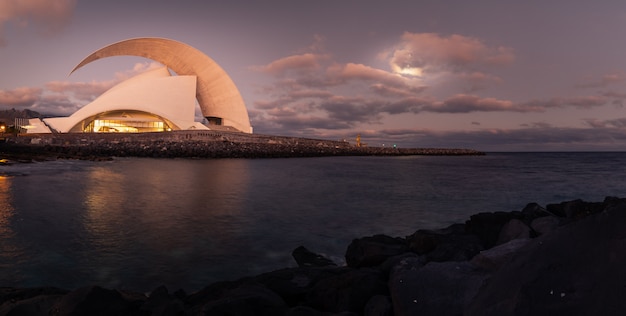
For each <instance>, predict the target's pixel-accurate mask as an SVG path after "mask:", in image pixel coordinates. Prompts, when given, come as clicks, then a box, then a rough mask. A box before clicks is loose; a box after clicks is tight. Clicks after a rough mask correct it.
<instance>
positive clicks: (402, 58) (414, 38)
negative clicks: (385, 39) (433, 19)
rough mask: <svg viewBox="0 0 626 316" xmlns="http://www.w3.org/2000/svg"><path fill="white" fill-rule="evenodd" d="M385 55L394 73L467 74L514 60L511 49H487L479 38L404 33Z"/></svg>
mask: <svg viewBox="0 0 626 316" xmlns="http://www.w3.org/2000/svg"><path fill="white" fill-rule="evenodd" d="M385 55H386V56H388V57H389V64H390V66H391V69H392V71H394V72H396V73H402V72H403V69H419V70H420V72H421V73H440V72H453V73H455V72H467V71H472V70H474V69H476V68H479V67H484V66H503V65H508V64H511V63H513V61H515V54H514V53H513V49H512V48H508V47H503V46H498V47H489V46H487V45H486V44H485V43H484V42H483V41H482V40H480V39H477V38H473V37H467V36H462V35H458V34H453V35H450V36H442V35H439V34H436V33H411V32H405V33H404V34H403V35H402V38H401V41H400V43H399V44H398V45H396V47H394V48H393V49H392V50H390V51H389V52H387V54H385Z"/></svg>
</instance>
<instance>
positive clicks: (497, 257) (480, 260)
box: [470, 238, 530, 271]
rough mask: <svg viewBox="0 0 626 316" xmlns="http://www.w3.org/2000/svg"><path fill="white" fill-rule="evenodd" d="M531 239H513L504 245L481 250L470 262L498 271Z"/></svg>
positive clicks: (488, 269) (485, 268)
mask: <svg viewBox="0 0 626 316" xmlns="http://www.w3.org/2000/svg"><path fill="white" fill-rule="evenodd" d="M529 241H530V239H528V238H526V239H513V240H511V241H509V242H507V243H504V244H502V245H499V246H495V247H493V248H490V249H487V250H483V251H481V252H480V253H479V254H477V255H476V256H474V258H472V260H471V261H470V262H471V263H472V264H473V265H475V266H476V267H479V268H481V269H484V270H486V271H496V270H498V269H500V267H502V266H503V265H504V264H506V263H507V262H508V261H509V260H511V258H512V257H513V256H514V255H515V253H517V251H518V250H519V249H520V248H522V247H524V246H525V245H526V244H527V243H528V242H529Z"/></svg>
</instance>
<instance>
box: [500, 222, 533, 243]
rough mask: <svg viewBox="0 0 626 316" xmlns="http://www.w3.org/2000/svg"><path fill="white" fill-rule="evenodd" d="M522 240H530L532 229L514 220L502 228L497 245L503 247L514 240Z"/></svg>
mask: <svg viewBox="0 0 626 316" xmlns="http://www.w3.org/2000/svg"><path fill="white" fill-rule="evenodd" d="M520 238H522V239H526V238H530V227H528V225H526V224H524V222H522V221H521V220H519V219H516V218H514V219H511V220H510V221H508V222H507V223H506V224H504V226H502V229H501V230H500V234H499V235H498V241H497V242H496V245H502V244H505V243H507V242H509V241H511V240H513V239H520Z"/></svg>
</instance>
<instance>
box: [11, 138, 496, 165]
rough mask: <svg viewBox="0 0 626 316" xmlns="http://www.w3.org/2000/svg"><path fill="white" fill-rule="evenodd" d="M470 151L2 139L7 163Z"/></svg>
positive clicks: (282, 142) (295, 142)
mask: <svg viewBox="0 0 626 316" xmlns="http://www.w3.org/2000/svg"><path fill="white" fill-rule="evenodd" d="M484 154H485V153H484V152H480V151H477V150H472V149H456V148H395V147H393V146H388V147H356V146H353V145H350V144H349V143H348V142H345V141H330V140H318V139H307V138H295V137H282V136H271V135H258V134H243V133H235V132H225V131H220V132H204V131H179V132H168V133H134V134H118V133H116V134H35V135H30V134H26V135H20V136H13V137H5V139H4V142H0V158H4V159H9V160H11V159H12V160H21V161H27V160H29V159H30V160H49V159H56V158H64V159H90V160H103V159H110V158H111V157H154V158H288V157H323V156H408V155H440V156H441V155H454V156H461V155H463V156H466V155H484Z"/></svg>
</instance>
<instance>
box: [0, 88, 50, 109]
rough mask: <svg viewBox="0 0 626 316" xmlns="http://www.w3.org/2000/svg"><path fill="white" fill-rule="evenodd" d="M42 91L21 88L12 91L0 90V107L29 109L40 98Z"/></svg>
mask: <svg viewBox="0 0 626 316" xmlns="http://www.w3.org/2000/svg"><path fill="white" fill-rule="evenodd" d="M42 91H43V89H41V88H29V87H22V88H16V89H13V90H0V105H2V106H7V107H29V106H32V105H33V104H35V103H36V102H37V101H38V100H39V99H40V98H41V93H42Z"/></svg>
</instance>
